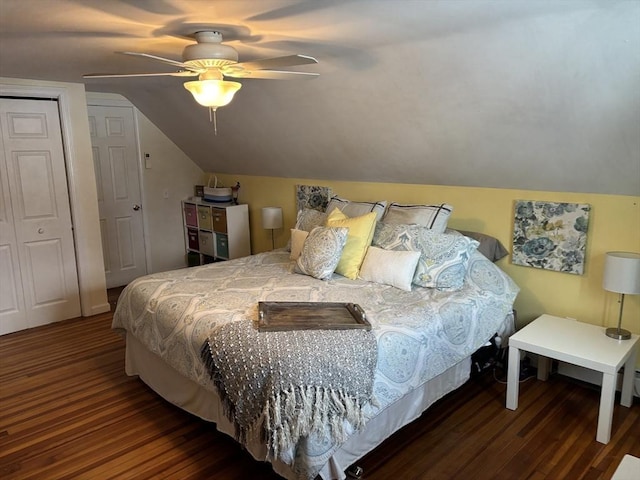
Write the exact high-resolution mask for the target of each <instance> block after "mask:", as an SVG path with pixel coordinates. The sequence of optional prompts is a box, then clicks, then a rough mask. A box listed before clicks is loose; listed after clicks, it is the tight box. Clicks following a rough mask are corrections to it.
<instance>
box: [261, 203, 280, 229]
mask: <svg viewBox="0 0 640 480" xmlns="http://www.w3.org/2000/svg"><path fill="white" fill-rule="evenodd" d="M262 228H264V229H270V230H273V229H276V228H282V208H280V207H264V208H263V209H262Z"/></svg>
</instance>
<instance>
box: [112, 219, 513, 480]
mask: <svg viewBox="0 0 640 480" xmlns="http://www.w3.org/2000/svg"><path fill="white" fill-rule="evenodd" d="M325 221H326V219H325ZM374 223H375V224H376V225H377V226H376V227H375V228H376V230H375V233H372V236H371V238H369V240H368V245H369V246H370V247H372V246H374V245H377V248H376V249H372V248H369V249H368V250H369V251H374V250H386V249H385V248H383V247H390V244H389V243H388V242H389V241H390V240H389V239H390V238H392V237H393V238H395V239H396V240H397V239H398V235H397V234H398V231H397V230H398V228H401V229H403V228H404V229H405V230H403V232H404V234H403V235H401V236H400V237H401V238H402V239H405V240H406V237H407V235H406V233H407V232H406V228H407V227H406V226H402V227H393V228H394V229H395V230H394V232H393V233H394V236H391V237H390V236H389V235H387V236H386V237H385V235H384V232H381V231H379V230H378V227H379V226H380V225H381V223H380V222H374ZM297 226H300V222H298V224H297ZM311 230H312V231H314V230H315V232H317V231H318V229H316V227H312V228H311ZM338 230H339V229H338ZM387 233H389V232H387ZM457 235H460V234H457ZM309 236H311V234H309ZM460 236H462V235H460ZM462 237H464V238H466V239H467V240H469V242H467V243H468V244H469V245H471V246H472V247H474V248H470V249H469V250H468V252H469V254H468V258H466V263H465V268H464V271H463V273H462V283H461V286H460V287H459V288H455V289H438V288H428V287H419V286H416V285H415V284H413V285H411V286H410V288H408V289H407V288H399V287H398V286H394V285H392V283H393V282H389V284H385V283H383V282H382V281H381V279H380V278H376V279H374V280H376V281H372V280H371V278H369V279H368V280H367V279H362V278H359V276H357V277H356V278H348V277H347V276H344V275H341V274H338V273H335V272H333V273H331V274H330V275H328V276H326V277H325V278H324V279H319V278H315V277H314V276H312V275H309V274H304V273H303V272H301V271H300V267H299V260H300V258H298V259H292V253H291V252H290V251H289V249H279V250H274V251H272V252H267V253H261V254H257V255H252V256H250V257H246V258H241V259H236V260H231V261H226V262H219V263H214V264H209V265H204V266H201V267H192V268H188V269H183V270H177V271H172V272H164V273H157V274H152V275H147V276H145V277H141V278H139V279H137V280H135V281H134V282H132V283H131V284H129V285H128V286H127V287H126V288H125V289H124V291H123V292H122V294H121V296H120V299H119V301H118V305H117V308H116V311H115V313H114V318H113V328H114V329H116V330H118V331H120V332H122V333H123V334H124V336H125V339H126V360H125V368H126V373H127V374H128V375H137V376H139V378H140V379H141V380H142V381H144V382H145V383H146V384H147V385H149V386H150V387H151V388H152V389H153V390H154V391H155V392H156V393H158V394H159V395H160V396H161V397H162V398H164V399H165V400H167V401H169V402H171V403H173V404H174V405H177V406H178V407H180V408H182V409H184V410H186V411H188V412H190V413H192V414H194V415H196V416H198V417H200V418H202V419H204V420H206V421H210V422H215V424H216V427H217V428H218V430H220V431H222V432H224V433H226V434H229V435H231V436H232V437H234V438H236V439H237V440H238V441H240V443H242V444H243V445H244V447H245V448H246V449H247V450H248V451H249V452H250V453H251V455H252V456H253V457H254V458H256V459H257V460H261V461H265V460H266V461H269V462H270V463H271V465H272V467H273V469H274V470H275V471H276V472H277V473H278V474H280V475H281V476H283V477H285V478H288V479H298V478H305V479H313V478H316V477H317V476H320V477H321V478H323V479H342V478H345V473H344V472H345V470H346V469H347V468H348V467H349V466H350V465H352V464H353V463H354V462H356V461H357V460H358V459H359V458H361V457H362V456H364V455H365V454H366V453H368V452H369V451H371V450H373V449H374V448H375V447H376V446H377V445H379V444H380V443H381V442H382V441H383V440H384V439H385V438H387V437H388V436H390V435H391V434H392V433H393V432H395V431H397V430H398V429H399V428H401V427H402V426H404V425H406V424H407V423H409V422H411V421H412V420H414V419H415V418H417V417H418V416H420V415H421V414H422V412H423V411H424V410H426V409H427V408H428V407H429V406H430V405H431V404H432V403H433V402H435V401H436V400H438V399H440V398H442V397H443V396H444V395H446V394H447V393H449V392H451V391H453V390H454V389H456V388H458V387H459V386H460V385H462V384H463V383H464V382H465V381H466V380H467V379H468V378H469V374H470V357H471V355H472V354H473V353H474V352H475V351H476V350H477V349H478V348H480V347H482V346H483V345H485V344H486V343H487V341H488V340H489V339H490V338H491V337H493V336H494V335H495V334H496V333H497V334H499V335H501V336H503V337H508V335H509V334H510V333H512V331H513V328H514V325H513V316H512V308H513V302H514V300H515V297H516V295H517V293H518V287H517V286H516V285H515V284H514V282H513V281H512V280H511V279H510V278H509V277H508V276H507V275H506V274H505V273H504V272H502V270H501V269H500V268H499V267H498V266H496V265H495V264H494V263H493V262H491V261H490V260H489V259H487V257H486V256H485V255H483V254H481V253H479V252H478V251H477V247H478V242H477V241H474V240H471V239H470V237H466V236H462ZM385 238H386V241H387V244H386V245H385V244H384V243H385ZM305 241H306V240H305ZM474 242H475V243H474ZM396 243H397V242H396ZM305 245H306V243H305ZM396 247H398V245H396ZM294 249H295V246H294V245H292V246H291V250H294ZM399 250H403V248H399ZM303 253H304V251H303ZM366 255H369V254H368V253H367V254H366ZM380 258H381V257H377V261H376V263H375V266H379V265H381V264H384V263H385V262H384V261H382V262H381V261H380ZM394 258H395V257H394ZM364 260H365V261H366V258H365V259H364ZM392 263H393V264H394V267H393V268H395V269H397V262H395V260H394V262H392ZM361 265H362V266H363V267H364V266H365V263H364V262H361ZM374 270H375V269H374ZM364 276H365V277H366V276H367V275H364ZM374 277H375V275H374ZM259 302H317V303H318V304H319V305H320V304H324V303H325V302H332V303H336V302H345V303H355V304H357V305H359V306H360V307H361V308H362V309H363V310H364V312H365V313H366V319H367V321H368V322H369V323H370V324H371V330H370V331H369V332H366V333H367V334H368V335H370V338H372V339H374V340H373V344H374V348H375V361H374V362H373V367H372V372H371V376H372V385H371V397H370V399H371V401H368V402H361V403H362V404H361V405H358V408H359V409H360V410H359V414H360V416H361V419H362V421H361V422H360V423H359V424H357V425H355V426H354V424H353V422H350V421H348V420H343V421H342V425H341V426H340V429H341V432H342V435H338V436H337V437H336V435H328V434H327V432H328V430H327V428H328V427H327V426H326V425H324V426H322V427H321V428H318V427H319V425H318V424H317V422H316V426H315V427H314V428H310V429H307V430H304V431H302V434H300V435H298V436H296V437H295V438H293V439H291V441H290V442H289V443H287V444H285V445H284V447H282V446H281V447H282V448H279V449H276V450H274V449H273V444H271V443H269V441H268V438H269V436H268V434H265V427H264V425H265V421H264V419H262V420H261V421H262V423H260V425H261V426H262V428H254V429H248V430H243V434H242V435H239V431H238V425H239V424H238V420H237V418H234V417H233V412H234V410H233V409H231V411H230V409H229V404H228V397H229V395H228V392H226V390H225V389H224V388H222V389H221V388H220V385H219V384H218V383H216V382H215V381H214V380H212V371H211V369H210V368H209V367H210V365H207V362H206V361H205V360H206V357H207V349H209V350H210V349H211V345H212V343H211V339H212V337H213V338H215V337H216V335H218V332H221V331H223V330H224V329H225V328H227V327H228V326H229V325H234V326H239V325H245V326H247V325H248V326H251V328H254V327H255V325H256V324H257V323H258V322H259V318H258V316H259V314H258V303H259ZM254 329H255V328H254ZM323 332H324V333H323ZM329 332H330V331H320V333H317V332H316V333H314V335H316V334H317V335H328V334H329ZM278 333H281V332H278ZM289 333H290V332H284V334H289ZM331 333H332V334H333V333H336V332H335V331H334V332H331ZM272 334H273V333H271V332H268V333H267V335H272ZM256 335H263V333H256ZM283 338H284V337H283ZM316 338H317V337H316ZM368 338H369V337H368ZM332 342H333V340H332ZM249 350H251V348H249ZM356 350H357V349H356ZM243 361H244V362H246V360H243ZM248 363H251V362H248ZM258 363H259V362H258ZM283 396H284V393H283ZM293 398H294V400H295V395H294V396H293ZM239 411H240V410H237V411H236V413H238V412H239ZM256 415H258V414H256ZM344 418H347V417H344ZM349 418H350V417H349ZM266 423H267V424H268V423H269V422H268V421H266ZM332 428H333V427H332Z"/></svg>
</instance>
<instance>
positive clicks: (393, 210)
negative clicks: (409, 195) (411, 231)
mask: <svg viewBox="0 0 640 480" xmlns="http://www.w3.org/2000/svg"><path fill="white" fill-rule="evenodd" d="M451 212H453V207H452V206H451V205H449V204H446V203H441V204H440V205H401V204H399V203H391V204H390V205H389V208H387V212H386V213H385V214H384V217H382V223H388V224H391V225H421V226H423V227H427V228H429V229H431V230H433V231H435V232H438V233H444V231H445V230H446V228H447V223H448V222H449V217H450V216H451Z"/></svg>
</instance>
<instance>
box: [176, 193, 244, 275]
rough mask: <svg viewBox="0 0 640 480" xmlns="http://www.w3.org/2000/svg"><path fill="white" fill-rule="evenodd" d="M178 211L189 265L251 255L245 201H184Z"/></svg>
mask: <svg viewBox="0 0 640 480" xmlns="http://www.w3.org/2000/svg"><path fill="white" fill-rule="evenodd" d="M182 213H183V227H184V235H185V244H186V247H187V256H188V258H189V265H190V266H192V265H203V264H205V263H211V262H214V261H218V260H230V259H233V258H239V257H246V256H248V255H251V243H250V231H249V208H248V206H247V205H246V204H242V205H234V204H230V203H229V204H227V203H222V204H219V203H209V202H202V201H191V200H184V201H183V202H182Z"/></svg>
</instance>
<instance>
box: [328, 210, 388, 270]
mask: <svg viewBox="0 0 640 480" xmlns="http://www.w3.org/2000/svg"><path fill="white" fill-rule="evenodd" d="M376 218H377V217H376V213H375V212H371V213H367V214H366V215H362V216H360V217H351V218H349V217H347V216H346V215H345V214H344V213H342V212H341V211H340V210H339V209H337V208H335V209H334V210H333V211H332V212H331V213H330V214H329V216H328V217H327V227H347V228H348V229H349V235H348V236H347V243H346V244H345V246H344V249H343V250H342V256H341V257H340V261H339V262H338V266H337V267H336V270H335V271H336V273H339V274H340V275H343V276H345V277H347V278H350V279H352V280H355V279H356V278H358V273H359V272H360V265H362V261H363V260H364V256H365V254H366V253H367V248H368V247H369V245H371V240H372V238H373V232H374V230H375V228H376Z"/></svg>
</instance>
